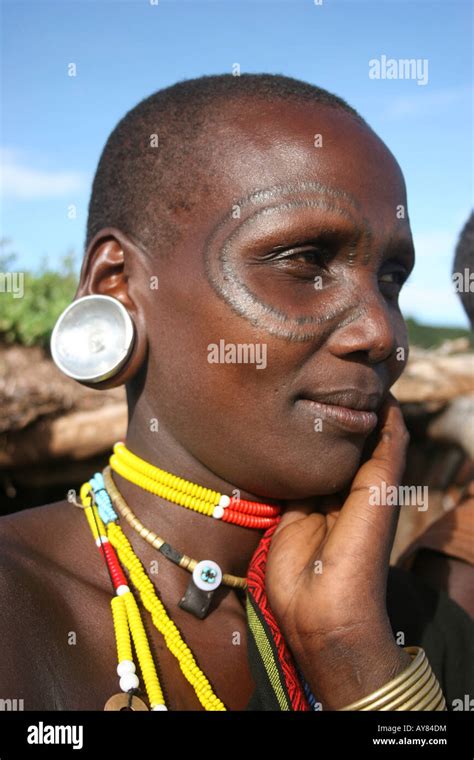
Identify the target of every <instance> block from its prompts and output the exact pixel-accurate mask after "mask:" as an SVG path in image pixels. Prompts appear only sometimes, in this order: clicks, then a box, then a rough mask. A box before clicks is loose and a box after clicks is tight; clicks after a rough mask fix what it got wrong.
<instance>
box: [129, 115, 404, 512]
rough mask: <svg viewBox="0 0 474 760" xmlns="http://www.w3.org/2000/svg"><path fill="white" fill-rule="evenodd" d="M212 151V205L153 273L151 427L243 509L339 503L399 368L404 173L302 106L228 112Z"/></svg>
mask: <svg viewBox="0 0 474 760" xmlns="http://www.w3.org/2000/svg"><path fill="white" fill-rule="evenodd" d="M318 135H319V136H320V137H318ZM212 139H213V140H215V139H216V138H215V132H214V130H213V131H212ZM212 148H213V157H212V159H211V162H210V164H209V165H207V166H206V168H205V170H206V176H208V177H209V179H208V193H207V194H206V195H202V194H201V196H200V199H199V202H198V203H196V204H195V205H194V207H193V209H192V211H191V212H190V215H189V216H188V217H187V218H186V219H183V225H184V226H183V234H182V235H181V237H180V240H179V242H178V243H177V245H176V248H175V249H174V251H173V252H172V253H171V255H169V256H167V257H165V258H163V257H160V253H159V241H157V245H156V251H152V254H153V258H152V264H150V271H149V272H147V276H148V275H158V277H159V289H158V290H147V291H145V292H144V293H143V298H144V299H145V300H146V313H147V323H148V326H149V333H148V341H149V346H150V351H149V360H148V368H147V373H146V379H145V386H144V393H145V394H146V398H147V404H148V405H149V408H150V414H152V416H155V417H157V418H158V420H159V423H160V429H162V426H165V428H166V429H167V430H168V431H170V432H171V433H172V434H173V436H174V437H175V438H176V439H177V441H178V442H179V444H181V445H182V446H183V447H184V448H185V449H186V450H188V451H189V452H190V453H191V454H192V455H193V456H194V457H196V458H197V459H198V460H199V461H201V462H202V463H203V464H204V465H206V467H208V468H209V469H210V470H211V471H213V472H214V473H216V474H217V475H219V476H220V477H221V478H223V479H224V480H226V481H228V482H230V483H233V484H235V485H236V486H237V487H239V488H241V489H243V490H245V491H247V492H250V493H253V494H256V495H259V496H262V497H266V498H281V499H285V498H306V497H310V496H313V495H317V494H327V493H333V492H336V491H339V490H341V489H342V488H343V487H345V486H346V485H347V484H348V483H349V481H350V480H351V478H352V477H353V476H354V474H355V471H356V469H357V467H358V465H359V462H360V459H361V454H362V450H363V447H364V444H365V443H366V441H367V437H368V436H369V434H370V432H371V431H372V430H373V429H374V426H375V424H376V415H375V414H374V413H376V412H377V410H378V408H379V407H380V404H381V401H382V400H383V398H384V397H385V396H386V394H387V392H388V390H389V388H390V386H391V385H392V384H393V383H394V381H395V380H396V379H397V378H398V376H399V375H400V374H401V372H402V370H403V367H404V365H405V362H406V354H407V339H406V331H405V325H404V321H403V319H402V316H401V314H400V311H399V307H398V294H399V291H400V287H401V285H402V284H403V282H404V280H405V279H406V278H407V276H408V274H409V272H410V271H411V268H412V266H413V255H414V254H413V244H412V238H411V233H410V226H409V222H408V215H407V204H406V195H405V187H404V182H403V177H402V174H401V171H400V169H399V167H398V165H397V163H396V162H395V160H394V158H393V156H392V155H391V154H390V153H389V151H388V150H387V148H386V147H385V146H384V145H383V144H382V143H381V141H380V140H379V139H378V138H377V137H376V136H375V135H374V134H373V133H372V132H371V131H370V130H369V129H368V128H365V127H364V126H363V125H361V124H359V123H358V122H357V121H356V120H354V119H353V118H352V117H350V116H349V115H348V114H346V113H344V112H341V111H339V110H336V109H333V108H328V107H324V106H320V105H314V104H300V105H296V106H295V105H290V104H262V105H261V106H256V105H255V103H253V104H251V105H250V106H249V107H242V105H240V106H238V107H236V106H232V107H231V108H228V109H226V112H225V118H224V117H223V118H221V119H220V121H219V138H218V141H217V143H216V145H215V149H214V145H213V146H212ZM335 407H336V408H335ZM337 407H339V411H338V408H337ZM341 407H344V408H346V411H344V409H341ZM347 408H352V409H355V410H358V412H355V413H353V414H351V413H350V412H349V411H347ZM364 411H365V414H364V413H363V412H364Z"/></svg>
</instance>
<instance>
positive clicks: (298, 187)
mask: <svg viewBox="0 0 474 760" xmlns="http://www.w3.org/2000/svg"><path fill="white" fill-rule="evenodd" d="M307 190H311V191H312V192H317V193H321V194H323V195H332V196H333V197H334V198H338V199H343V200H345V201H347V202H348V203H350V204H351V205H352V206H354V208H356V209H357V210H359V209H360V204H359V201H358V200H357V198H356V197H355V195H352V193H348V192H347V191H346V190H341V189H340V188H338V187H330V186H329V185H323V184H322V183H321V182H316V181H313V180H302V181H301V182H295V183H291V182H288V183H285V184H283V185H272V186H271V187H267V188H263V189H260V190H254V191H252V192H251V193H249V194H248V195H245V196H244V197H243V198H240V199H239V200H237V201H234V203H233V206H239V207H241V208H244V207H245V206H248V205H250V204H254V205H255V204H260V203H263V202H265V201H272V200H275V199H276V198H278V197H279V196H280V195H295V194H296V193H301V192H305V191H307Z"/></svg>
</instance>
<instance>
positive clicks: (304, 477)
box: [253, 441, 363, 500]
mask: <svg viewBox="0 0 474 760" xmlns="http://www.w3.org/2000/svg"><path fill="white" fill-rule="evenodd" d="M362 449H363V442H362V443H359V444H356V443H355V442H353V443H351V442H349V441H345V445H341V443H339V445H336V446H333V447H331V446H330V445H329V444H328V446H327V448H325V449H324V450H323V451H321V452H320V453H317V452H310V454H311V456H310V457H308V452H305V455H303V454H301V456H300V457H299V458H298V460H297V461H294V454H295V453H296V452H293V456H292V458H291V461H290V462H280V463H279V464H280V468H279V471H278V472H275V467H274V465H273V472H272V473H271V474H270V475H269V477H268V478H265V479H263V478H262V480H260V482H259V484H258V485H259V487H258V488H256V489H255V490H254V491H253V493H258V495H261V496H262V497H264V498H267V499H277V500H278V499H283V500H287V499H309V498H311V497H312V496H330V495H331V494H335V493H339V492H340V491H343V490H344V489H346V488H347V487H348V486H349V485H350V484H351V482H352V480H353V479H354V476H355V475H356V473H357V470H358V469H359V467H360V461H361V455H362ZM262 486H263V488H264V490H265V493H262Z"/></svg>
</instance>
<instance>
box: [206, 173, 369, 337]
mask: <svg viewBox="0 0 474 760" xmlns="http://www.w3.org/2000/svg"><path fill="white" fill-rule="evenodd" d="M296 194H298V196H299V197H298V198H295V197H294V196H295V195H296ZM302 209H305V211H304V213H305V229H308V228H309V227H311V228H312V229H314V237H317V231H318V229H319V230H322V231H324V230H326V229H327V227H328V221H329V223H330V221H331V219H332V220H333V221H334V220H335V219H336V218H337V217H339V218H343V220H344V221H345V226H346V227H347V223H348V222H349V223H350V225H351V227H353V228H354V229H355V230H359V231H360V232H359V233H358V235H357V238H358V239H357V245H356V246H354V247H351V249H350V250H349V252H348V254H347V258H346V261H347V263H348V264H349V265H351V264H354V263H355V262H356V261H357V262H359V261H360V262H361V263H362V264H364V263H366V262H367V261H368V260H369V258H370V255H371V253H370V251H371V245H372V233H371V231H370V228H369V224H368V222H367V220H366V219H365V218H364V217H363V215H362V214H361V212H360V210H359V209H358V204H357V201H356V199H355V198H353V197H352V196H350V195H349V194H348V193H346V192H343V191H341V190H336V189H333V188H328V187H324V186H323V185H321V184H320V183H317V182H302V183H299V184H297V185H284V186H277V187H273V188H269V189H268V190H262V191H258V192H255V193H253V194H252V195H249V196H247V197H246V198H244V199H242V200H241V201H239V202H237V203H236V204H234V205H233V207H232V210H231V211H230V212H228V213H227V214H226V215H225V217H224V218H223V219H221V220H220V221H219V222H218V224H217V225H216V227H215V228H214V229H213V231H212V232H211V235H210V236H209V238H208V241H207V244H206V251H205V267H206V276H207V278H208V281H209V283H210V284H211V286H212V288H213V289H214V291H215V292H216V293H217V295H218V296H219V297H220V298H221V299H223V300H224V301H225V302H226V303H227V305H228V306H230V308H231V309H232V311H233V312H234V313H236V314H238V315H239V316H241V317H243V318H244V319H246V320H247V321H249V322H250V323H251V324H252V325H254V326H255V327H257V328H259V329H263V330H265V331H267V332H268V333H269V334H271V335H274V336H277V337H280V338H284V339H286V340H290V341H309V340H314V338H316V337H318V336H319V337H322V336H323V334H324V333H326V332H329V331H330V330H332V329H334V327H335V326H338V327H339V326H342V325H343V324H345V323H347V322H351V321H352V320H353V318H354V311H357V302H356V303H352V301H353V300H354V293H353V292H352V295H351V296H349V294H350V293H351V289H350V288H348V287H347V282H346V283H345V284H341V289H340V291H339V294H338V297H337V299H336V298H335V296H334V289H332V288H331V289H330V290H329V289H328V291H327V292H325V290H324V288H322V289H317V288H315V287H313V284H312V283H311V281H308V282H307V283H306V284H305V285H304V287H307V288H311V291H306V293H309V292H311V296H310V297H308V296H306V297H305V299H304V305H303V304H302V305H301V307H299V308H300V312H299V313H297V314H295V313H292V314H290V313H289V312H288V309H285V307H284V306H282V304H281V303H275V302H272V299H271V298H269V296H268V294H266V293H265V292H264V289H262V288H259V289H258V288H255V286H252V283H251V279H252V278H251V275H250V270H249V267H246V266H245V256H243V255H242V245H243V241H244V239H245V234H246V233H248V231H250V229H251V228H252V227H254V226H255V225H256V224H258V223H259V222H260V224H262V223H263V224H264V225H265V227H266V228H268V220H272V219H275V223H276V225H278V228H279V229H284V227H285V224H284V223H285V222H286V223H291V221H292V219H291V217H292V216H293V215H295V214H301V211H302ZM308 209H309V210H310V211H308ZM313 210H314V223H312V221H311V212H312V211H313ZM282 217H283V227H282V221H279V220H281V218H282ZM324 217H325V219H324ZM275 228H276V227H275ZM295 237H296V238H298V235H297V233H296V232H295ZM289 247H290V246H289ZM247 249H248V235H247ZM250 269H251V268H250ZM257 291H258V292H257ZM352 291H353V289H352ZM344 295H345V296H346V297H344ZM273 300H275V299H273ZM302 300H303V299H302ZM334 323H336V324H334Z"/></svg>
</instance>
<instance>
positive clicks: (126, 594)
mask: <svg viewBox="0 0 474 760" xmlns="http://www.w3.org/2000/svg"><path fill="white" fill-rule="evenodd" d="M91 490H92V489H91V484H90V483H84V485H83V486H82V487H81V491H80V495H81V501H82V504H83V505H84V513H85V515H86V518H87V522H88V523H89V527H90V529H91V532H92V535H93V537H94V540H95V543H96V546H97V547H98V549H99V550H101V552H102V556H103V559H104V561H105V564H106V566H107V569H108V571H109V575H110V578H111V581H112V585H113V587H114V590H115V594H116V596H114V597H113V598H112V600H111V608H112V618H113V622H114V631H115V640H116V645H117V656H118V665H117V674H118V676H119V678H120V688H121V689H122V691H124V692H128V693H130V692H132V693H133V692H134V691H135V690H136V689H138V687H139V680H138V676H137V675H136V667H135V663H134V661H133V656H132V646H131V641H130V634H131V636H132V638H133V643H134V645H135V650H136V652H137V657H138V662H139V664H140V668H141V671H142V675H143V681H144V683H145V689H146V692H147V694H148V699H149V701H150V706H151V709H152V710H166V709H167V708H166V705H165V701H164V697H163V692H162V690H161V686H160V682H159V679H158V675H157V672H156V668H155V665H154V662H153V657H152V655H151V651H150V647H149V644H148V639H147V636H146V632H145V628H144V626H143V621H142V619H141V615H140V611H139V609H138V606H137V603H136V601H135V597H134V596H133V594H132V592H131V591H130V588H129V586H128V585H127V580H126V578H125V575H124V573H123V571H122V568H121V567H120V563H119V560H118V558H117V555H116V553H115V551H114V548H113V547H112V546H111V544H110V542H109V538H108V536H107V535H106V533H107V530H106V527H105V525H104V523H103V522H102V520H101V518H100V515H99V514H98V511H97V507H96V506H95V505H93V501H92V496H91Z"/></svg>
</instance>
